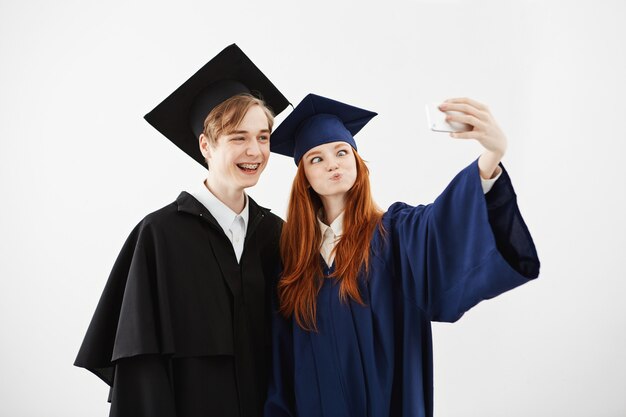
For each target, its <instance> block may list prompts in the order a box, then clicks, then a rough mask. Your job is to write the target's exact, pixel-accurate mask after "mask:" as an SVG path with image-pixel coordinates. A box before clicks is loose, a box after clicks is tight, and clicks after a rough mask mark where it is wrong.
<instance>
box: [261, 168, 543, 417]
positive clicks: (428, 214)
mask: <svg viewBox="0 0 626 417" xmlns="http://www.w3.org/2000/svg"><path fill="white" fill-rule="evenodd" d="M478 172H479V171H478V166H477V163H476V162H474V163H473V164H471V165H470V166H469V167H467V168H466V169H464V170H463V171H462V172H461V173H459V174H458V175H457V176H456V177H455V178H454V180H453V181H452V182H451V183H450V185H449V186H448V187H447V188H446V189H445V191H444V192H443V193H442V194H441V195H440V196H439V197H438V198H437V199H436V200H435V202H434V203H433V204H430V205H426V206H417V207H412V206H409V205H407V204H404V203H395V204H393V205H392V206H391V207H389V209H388V211H387V212H386V213H385V214H384V216H383V219H382V225H383V228H384V230H385V232H384V233H381V232H380V231H376V232H375V233H374V235H373V238H372V242H371V249H370V250H371V252H370V260H371V261H370V262H371V264H370V271H369V274H368V275H367V276H361V277H360V281H359V288H360V293H361V295H362V297H363V300H364V302H365V305H360V304H358V303H356V302H353V301H351V300H350V301H348V303H347V304H346V303H343V302H341V301H340V299H339V282H338V280H336V279H332V278H321V288H320V291H319V294H318V298H317V326H318V331H317V332H307V331H304V330H302V329H301V328H300V327H299V326H298V325H297V324H296V323H295V321H294V320H293V319H290V320H285V319H284V318H283V317H282V316H281V315H280V314H279V313H278V312H277V311H275V312H274V313H273V322H272V325H273V347H272V350H273V364H272V375H271V382H270V390H269V395H268V400H267V402H266V405H265V416H266V417H281V416H298V417H321V416H325V417H348V416H350V417H364V416H368V417H424V416H432V414H433V362H432V341H431V327H430V322H431V321H445V322H453V321H455V320H457V319H459V318H460V317H461V316H462V315H463V313H464V312H466V311H467V310H468V309H470V308H471V307H473V306H474V305H476V304H477V303H479V302H480V301H481V300H485V299H489V298H492V297H495V296H496V295H498V294H501V293H503V292H505V291H508V290H510V289H512V288H514V287H517V286H518V285H521V284H524V283H525V282H527V281H528V280H530V279H532V278H535V277H537V276H538V273H539V260H538V258H537V253H536V250H535V246H534V243H533V241H532V238H531V236H530V233H529V232H528V229H527V227H526V225H525V224H524V220H523V218H522V216H521V214H520V212H519V209H518V206H517V202H516V196H515V192H514V190H513V187H512V185H511V182H510V178H509V176H508V174H507V173H506V171H503V173H502V175H501V177H500V178H499V179H498V180H497V181H496V183H495V184H494V186H493V188H492V189H491V191H490V192H489V193H487V194H486V195H484V194H483V191H482V187H481V183H480V177H479V173H478ZM320 258H321V257H320ZM322 262H323V261H322ZM323 269H324V273H325V275H329V274H330V273H331V272H332V271H333V267H328V266H327V265H326V264H325V263H323Z"/></svg>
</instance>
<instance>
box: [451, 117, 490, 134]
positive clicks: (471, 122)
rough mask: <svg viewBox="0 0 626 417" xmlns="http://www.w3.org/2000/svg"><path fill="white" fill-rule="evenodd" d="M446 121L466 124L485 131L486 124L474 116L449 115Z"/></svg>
mask: <svg viewBox="0 0 626 417" xmlns="http://www.w3.org/2000/svg"><path fill="white" fill-rule="evenodd" d="M446 121H447V122H458V123H465V124H468V125H470V126H473V127H474V129H480V130H484V129H485V123H484V122H483V121H482V120H480V119H479V118H478V117H476V116H472V115H469V114H462V113H448V115H447V116H446Z"/></svg>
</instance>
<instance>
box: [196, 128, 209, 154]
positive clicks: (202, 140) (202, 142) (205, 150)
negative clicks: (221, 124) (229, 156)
mask: <svg viewBox="0 0 626 417" xmlns="http://www.w3.org/2000/svg"><path fill="white" fill-rule="evenodd" d="M198 145H199V146H200V152H201V153H202V156H204V159H206V160H208V159H209V158H210V157H211V143H210V142H209V138H208V137H207V136H206V135H205V134H204V133H202V134H201V135H200V137H199V138H198Z"/></svg>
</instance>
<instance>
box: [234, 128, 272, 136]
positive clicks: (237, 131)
mask: <svg viewBox="0 0 626 417" xmlns="http://www.w3.org/2000/svg"><path fill="white" fill-rule="evenodd" d="M259 132H261V133H270V130H269V129H261V130H259ZM242 133H249V132H248V131H247V130H233V131H232V132H230V133H229V135H236V134H242Z"/></svg>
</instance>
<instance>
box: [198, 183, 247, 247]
mask: <svg viewBox="0 0 626 417" xmlns="http://www.w3.org/2000/svg"><path fill="white" fill-rule="evenodd" d="M189 194H191V195H192V196H194V198H195V199H196V200H198V201H199V202H200V203H202V205H203V206H204V207H206V209H207V210H209V212H210V213H211V214H212V215H213V217H215V220H217V223H218V224H219V225H220V227H221V228H222V229H223V230H224V233H226V235H228V230H229V229H230V227H231V225H232V224H233V222H234V221H235V218H236V217H237V216H241V219H242V220H243V226H244V231H245V230H246V229H247V228H248V218H249V205H248V195H247V194H245V193H244V195H245V203H244V207H243V210H241V213H239V214H237V213H235V212H234V211H233V210H231V209H230V207H228V206H227V205H226V204H224V203H222V201H220V199H218V198H217V197H216V196H215V195H214V194H213V193H212V192H211V191H210V190H209V189H208V188H207V187H206V185H205V184H204V181H203V182H201V183H200V184H199V185H197V186H196V187H194V189H193V190H192V191H190V192H189Z"/></svg>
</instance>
